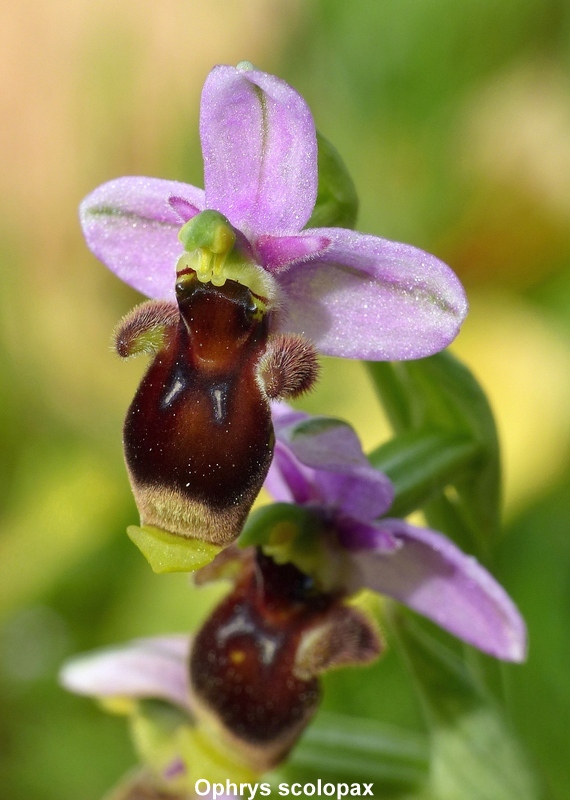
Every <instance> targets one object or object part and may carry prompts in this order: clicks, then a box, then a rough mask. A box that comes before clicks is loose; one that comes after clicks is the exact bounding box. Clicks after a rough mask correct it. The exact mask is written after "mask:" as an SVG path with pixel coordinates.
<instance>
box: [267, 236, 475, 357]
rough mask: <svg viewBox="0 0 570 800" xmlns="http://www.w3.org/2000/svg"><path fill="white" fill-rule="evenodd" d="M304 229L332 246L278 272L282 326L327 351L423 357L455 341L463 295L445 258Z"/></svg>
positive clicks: (383, 242) (393, 244)
mask: <svg viewBox="0 0 570 800" xmlns="http://www.w3.org/2000/svg"><path fill="white" fill-rule="evenodd" d="M307 235H308V236H311V237H315V236H322V237H325V238H328V239H330V240H331V245H330V248H329V249H328V250H327V251H326V253H325V254H324V256H322V257H321V258H319V260H318V261H317V262H311V263H308V264H300V265H293V266H292V267H291V268H290V269H288V270H286V271H283V272H279V273H277V275H276V279H277V281H278V282H279V284H280V286H281V287H282V289H283V290H284V294H285V296H286V299H287V300H286V305H287V312H288V313H287V316H286V317H284V320H283V323H282V328H283V330H286V331H291V332H295V333H300V334H302V335H304V336H306V337H307V338H308V339H310V340H312V341H313V342H314V343H315V345H316V346H317V348H318V349H319V350H320V352H321V353H324V354H326V355H334V356H342V357H345V358H363V359H364V358H365V359H370V360H377V361H383V360H404V359H411V358H423V357H424V356H428V355H431V354H433V353H436V352H438V351H439V350H442V349H443V348H444V347H446V346H447V345H448V344H449V343H450V342H451V341H453V339H454V338H455V336H456V335H457V333H458V331H459V327H460V325H461V323H462V321H463V319H464V318H465V315H466V313H467V301H466V298H465V292H464V291H463V287H462V286H461V283H460V282H459V280H458V278H457V277H456V275H455V274H454V273H453V272H452V270H451V269H449V267H447V266H446V265H445V264H444V263H443V262H442V261H439V259H437V258H435V256H431V255H429V254H428V253H424V252H423V251H422V250H418V249H416V248H415V247H411V246H409V245H405V244H399V243H397V242H390V241H388V240H387V239H380V238H378V237H376V236H367V235H364V234H360V233H356V232H354V231H349V230H343V229H340V228H322V229H317V228H315V229H313V230H310V231H307Z"/></svg>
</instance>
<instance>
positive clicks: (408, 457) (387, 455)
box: [370, 428, 477, 517]
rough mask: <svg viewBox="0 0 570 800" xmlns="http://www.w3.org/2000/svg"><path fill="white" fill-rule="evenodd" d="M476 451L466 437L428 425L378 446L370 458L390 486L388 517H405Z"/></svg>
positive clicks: (459, 468) (442, 485) (435, 492)
mask: <svg viewBox="0 0 570 800" xmlns="http://www.w3.org/2000/svg"><path fill="white" fill-rule="evenodd" d="M476 453H477V445H476V444H475V442H473V440H472V439H471V438H470V437H469V436H467V435H465V434H461V433H458V434H456V433H451V432H447V431H439V430H433V429H429V428H428V429H422V430H417V431H415V430H411V431H407V432H406V433H402V434H400V435H399V436H396V437H395V438H394V439H391V440H390V441H389V442H387V443H386V444H383V445H381V446H380V447H379V448H378V449H377V450H375V451H374V452H373V453H371V454H370V461H371V463H372V465H373V466H374V467H376V469H378V470H380V471H381V472H383V473H384V474H385V475H387V476H388V477H389V478H390V480H391V481H392V484H393V485H394V502H393V503H392V506H391V508H390V512H389V514H390V516H395V517H405V516H407V515H408V514H410V513H411V512H412V511H414V510H415V509H417V508H420V507H421V506H423V505H425V503H426V502H428V500H430V499H431V498H432V497H433V496H434V495H435V494H437V493H438V492H440V491H441V489H442V488H444V487H445V486H447V485H448V484H449V483H450V482H452V481H453V480H454V478H455V477H456V476H457V474H458V471H460V470H462V469H463V468H464V467H465V466H466V465H468V464H469V463H470V462H471V461H472V460H473V458H474V456H475V455H476Z"/></svg>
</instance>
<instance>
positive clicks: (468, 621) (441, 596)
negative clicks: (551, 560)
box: [352, 519, 526, 661]
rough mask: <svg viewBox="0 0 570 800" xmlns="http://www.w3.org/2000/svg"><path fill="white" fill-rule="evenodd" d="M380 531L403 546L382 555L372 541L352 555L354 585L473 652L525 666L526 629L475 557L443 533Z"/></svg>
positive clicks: (391, 525) (386, 526)
mask: <svg viewBox="0 0 570 800" xmlns="http://www.w3.org/2000/svg"><path fill="white" fill-rule="evenodd" d="M377 527H378V530H379V531H381V532H382V533H388V534H390V535H391V536H393V537H394V538H395V539H396V540H397V541H399V542H400V543H401V547H400V548H399V549H398V550H396V551H394V552H393V553H388V554H386V553H385V552H382V551H380V552H378V550H377V549H376V545H375V544H374V542H373V539H372V537H371V539H370V541H369V543H368V544H367V546H366V549H363V550H361V551H360V552H358V553H353V554H352V559H353V563H354V565H355V567H356V568H357V571H358V578H357V580H356V582H355V585H354V586H353V587H352V588H356V585H357V584H358V585H360V586H367V587H368V588H370V589H375V590H376V591H378V592H381V593H382V594H386V595H389V596H390V597H394V598H395V599H396V600H399V601H400V602H402V603H405V604H406V605H407V606H409V607H410V608H413V609H414V610H415V611H418V612H419V613H420V614H423V615H424V616H426V617H429V619H432V620H433V621H434V622H436V623H437V624H438V625H440V626H441V627H442V628H445V629H446V630H448V631H449V632H450V633H452V634H454V635H455V636H458V637H459V638H460V639H463V640H464V641H466V642H468V643H469V644H472V645H473V646H474V647H477V648H479V650H483V652H485V653H489V654H490V655H492V656H495V657H496V658H501V659H503V660H505V661H523V660H524V658H525V655H526V628H525V624H524V621H523V619H522V617H521V615H520V614H519V612H518V610H517V608H516V607H515V605H514V603H513V602H512V600H511V599H510V597H509V596H508V594H507V593H506V592H505V590H504V589H503V588H502V587H501V586H500V585H499V584H498V583H497V581H496V580H495V579H494V578H493V576H492V575H490V573H489V572H487V570H486V569H484V568H483V567H482V566H481V565H480V564H479V563H478V562H477V561H476V560H475V558H473V557H472V556H467V555H465V553H463V552H462V551H461V550H459V548H458V547H456V545H455V544H453V542H451V541H450V540H449V539H447V538H446V537H445V536H443V535H442V534H440V533H436V532H435V531H431V530H428V529H425V528H416V527H414V526H412V525H409V524H408V523H406V522H404V521H402V520H398V519H384V520H382V521H381V522H379V523H378V524H377Z"/></svg>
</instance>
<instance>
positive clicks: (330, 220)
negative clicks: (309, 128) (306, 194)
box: [306, 133, 358, 228]
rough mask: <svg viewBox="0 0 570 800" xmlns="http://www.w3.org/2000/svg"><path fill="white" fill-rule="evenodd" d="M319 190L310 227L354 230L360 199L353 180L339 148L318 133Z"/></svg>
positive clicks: (308, 226)
mask: <svg viewBox="0 0 570 800" xmlns="http://www.w3.org/2000/svg"><path fill="white" fill-rule="evenodd" d="M317 144H318V148H319V153H318V159H319V161H318V164H319V166H318V169H319V187H318V191H317V201H316V203H315V207H314V209H313V213H312V215H311V219H310V220H309V221H308V223H307V226H306V227H307V228H332V227H337V228H354V226H355V224H356V217H357V214H358V196H357V194H356V189H355V186H354V183H353V180H352V178H351V177H350V175H349V173H348V170H347V168H346V165H345V163H344V161H343V160H342V158H341V157H340V155H339V153H338V152H337V150H336V148H335V147H333V145H332V144H331V143H330V142H329V141H328V140H327V139H325V137H324V136H321V134H320V133H317Z"/></svg>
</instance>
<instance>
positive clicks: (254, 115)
mask: <svg viewBox="0 0 570 800" xmlns="http://www.w3.org/2000/svg"><path fill="white" fill-rule="evenodd" d="M200 136H201V141H202V151H203V154H204V183H205V189H204V190H202V189H199V188H196V187H195V186H191V185H188V184H184V183H179V182H176V181H167V180H159V179H156V178H143V177H126V178H119V179H117V180H112V181H110V182H109V183H105V184H103V185H102V186H100V187H99V188H98V189H96V190H95V191H94V192H93V193H92V194H90V195H89V196H88V197H86V198H85V200H84V201H83V203H82V205H81V212H80V214H81V223H82V226H83V230H84V233H85V238H86V240H87V243H88V245H89V247H90V248H91V249H92V251H93V252H94V253H95V255H96V256H97V257H98V258H100V259H101V261H103V263H105V264H106V265H107V266H108V267H109V268H110V269H111V270H112V271H113V272H114V273H115V274H116V275H117V276H118V277H119V278H121V279H122V280H124V281H125V282H126V283H128V284H129V285H131V286H133V287H134V288H135V289H137V290H138V291H140V292H141V293H142V294H144V295H146V296H147V297H151V298H153V299H155V300H170V301H173V300H175V299H176V295H175V282H176V265H177V263H178V262H179V259H180V258H181V257H182V258H183V259H186V260H191V259H190V256H189V253H188V251H185V248H184V246H183V244H184V238H185V234H183V235H182V240H183V241H182V242H181V240H180V238H179V234H180V231H181V228H183V226H184V225H185V223H188V221H189V220H192V219H193V218H195V217H197V216H199V215H200V213H201V212H203V211H204V210H206V209H208V210H214V211H217V212H219V213H220V214H221V215H224V217H225V218H226V220H228V221H229V224H230V226H231V228H232V230H233V231H234V232H235V235H236V236H237V239H238V241H237V247H238V249H239V250H240V251H241V253H242V254H243V255H245V257H246V258H247V260H248V262H249V267H250V268H249V269H247V268H246V267H245V265H244V264H243V263H242V264H241V265H240V266H239V268H238V267H235V265H232V264H226V265H225V264H224V263H223V258H222V256H226V258H227V256H228V251H227V249H226V250H224V248H227V247H229V243H227V242H226V243H220V244H219V248H218V256H219V257H218V259H217V261H216V259H215V258H214V257H213V253H215V252H216V251H215V250H214V251H212V252H209V253H207V255H208V256H209V257H208V258H205V257H204V253H203V252H202V259H201V260H200V263H197V261H198V260H197V259H196V258H194V259H193V260H192V263H193V265H194V266H193V269H195V270H196V271H197V274H198V278H199V280H202V281H205V282H207V281H209V280H213V282H214V283H215V282H216V281H220V282H223V281H224V279H225V278H228V279H235V280H237V281H239V282H243V283H246V285H249V286H250V288H253V287H252V286H251V284H252V283H255V284H256V285H257V287H258V288H261V287H264V288H263V291H265V292H267V291H272V292H274V294H275V300H277V302H278V304H279V308H280V313H277V314H275V319H274V320H272V325H271V327H272V329H273V330H281V331H286V332H293V333H298V334H301V335H303V336H304V337H306V338H308V339H310V340H311V341H312V342H313V343H314V344H315V346H316V347H317V349H318V350H319V352H321V353H324V354H327V355H333V356H343V357H347V358H359V359H369V360H401V359H409V358H421V357H423V356H427V355H430V354H432V353H435V352H438V351H439V350H441V349H443V348H444V347H446V346H447V345H448V344H449V343H450V342H451V341H452V340H453V339H454V338H455V336H456V335H457V332H458V330H459V326H460V325H461V322H462V321H463V319H464V317H465V314H466V310H467V304H466V300H465V294H464V292H463V289H462V287H461V284H460V283H459V281H458V280H457V278H456V276H455V275H454V273H453V272H452V271H451V270H450V269H449V268H448V267H447V266H446V265H445V264H443V263H442V262H441V261H439V260H438V259H437V258H435V257H434V256H431V255H429V254H427V253H425V252H423V251H421V250H418V249H416V248H415V247H411V246H409V245H405V244H397V243H395V242H391V241H388V240H386V239H380V238H378V237H376V236H369V235H366V234H362V233H356V232H354V231H351V230H347V229H343V228H315V229H308V230H304V228H305V226H306V224H307V222H308V221H309V218H310V216H311V213H312V211H313V208H314V206H315V201H316V197H317V183H318V171H317V139H316V132H315V125H314V122H313V118H312V116H311V112H310V111H309V108H308V106H307V104H306V102H305V101H304V99H303V98H302V97H300V96H299V94H297V92H295V90H294V89H292V88H291V87H290V86H288V85H287V84H286V83H285V82H284V81H282V80H280V79H279V78H277V77H274V76H273V75H269V74H267V73H265V72H261V71H260V70H257V69H254V68H253V67H252V65H251V64H249V63H248V62H242V63H241V64H239V65H238V66H237V67H231V66H217V67H215V68H214V69H213V70H212V71H211V72H210V74H209V76H208V77H207V79H206V82H205V84H204V88H203V92H202V102H201V111H200ZM183 230H184V228H183ZM186 230H187V229H186ZM195 249H196V244H195V242H192V244H191V250H190V252H193V251H194V250H195ZM240 270H241V272H240ZM253 290H254V291H255V289H254V288H253Z"/></svg>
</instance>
